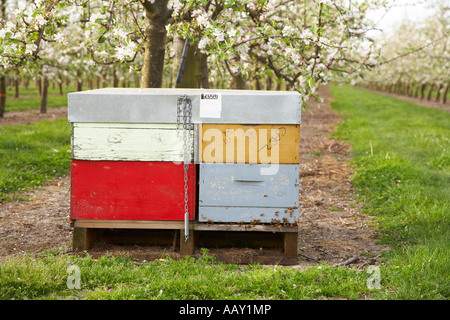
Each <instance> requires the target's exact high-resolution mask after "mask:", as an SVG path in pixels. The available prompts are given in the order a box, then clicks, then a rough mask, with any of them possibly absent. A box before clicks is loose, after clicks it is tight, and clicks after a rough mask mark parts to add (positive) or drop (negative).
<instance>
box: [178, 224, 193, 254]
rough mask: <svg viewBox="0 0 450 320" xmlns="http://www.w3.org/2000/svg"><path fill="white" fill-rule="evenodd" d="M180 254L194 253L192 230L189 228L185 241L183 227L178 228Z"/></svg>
mask: <svg viewBox="0 0 450 320" xmlns="http://www.w3.org/2000/svg"><path fill="white" fill-rule="evenodd" d="M180 254H181V255H183V256H191V255H193V254H194V230H192V229H189V239H188V240H187V241H186V238H185V232H184V229H181V230H180Z"/></svg>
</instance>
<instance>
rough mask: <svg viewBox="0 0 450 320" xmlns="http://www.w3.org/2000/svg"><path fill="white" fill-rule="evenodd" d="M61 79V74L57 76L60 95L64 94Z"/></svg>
mask: <svg viewBox="0 0 450 320" xmlns="http://www.w3.org/2000/svg"><path fill="white" fill-rule="evenodd" d="M63 82H64V81H63V79H62V76H59V78H58V88H59V95H60V96H62V95H64V91H63Z"/></svg>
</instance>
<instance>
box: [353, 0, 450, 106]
mask: <svg viewBox="0 0 450 320" xmlns="http://www.w3.org/2000/svg"><path fill="white" fill-rule="evenodd" d="M399 44H402V46H399ZM377 46H379V47H380V50H382V52H383V55H382V56H383V58H382V60H381V61H380V63H379V66H377V68H374V69H372V70H370V71H369V72H366V73H364V74H363V75H362V78H360V80H359V81H358V83H359V84H361V85H368V86H370V87H371V88H374V89H378V90H383V91H387V92H393V93H398V94H403V95H408V96H414V97H420V98H421V99H424V98H426V99H428V100H431V94H432V92H436V97H435V100H436V101H439V100H440V97H441V96H442V102H444V103H445V102H446V96H447V93H448V90H449V83H450V80H449V79H450V73H449V70H450V51H449V50H448V48H450V7H449V6H448V4H446V3H445V2H444V1H437V2H436V4H435V5H434V14H432V15H431V16H430V17H428V18H426V19H424V20H423V21H408V20H407V21H405V22H404V23H403V24H402V25H400V26H399V27H398V28H397V29H395V30H392V32H391V33H390V34H388V35H386V36H385V37H383V38H381V39H380V40H379V41H377Z"/></svg>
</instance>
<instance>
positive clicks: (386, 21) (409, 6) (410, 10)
mask: <svg viewBox="0 0 450 320" xmlns="http://www.w3.org/2000/svg"><path fill="white" fill-rule="evenodd" d="M443 1H444V2H445V1H449V5H450V0H443ZM430 2H432V1H429V0H428V1H426V0H390V3H393V6H392V7H391V8H390V10H389V11H388V12H387V13H386V14H385V12H386V11H385V10H377V11H371V12H370V13H369V17H370V18H371V19H372V21H374V22H377V21H379V20H380V19H381V21H380V22H379V23H378V25H377V27H378V28H380V29H382V30H383V31H384V32H389V31H390V30H392V28H394V27H396V26H399V25H400V24H401V21H402V20H404V19H410V20H413V21H418V22H419V21H421V20H423V19H424V18H425V17H427V16H429V15H430V14H431V13H432V12H433V11H432V10H431V9H430V8H429V5H430ZM384 14H385V15H384ZM383 15H384V16H383ZM370 35H371V36H373V37H378V36H380V35H381V33H380V32H379V31H371V32H370Z"/></svg>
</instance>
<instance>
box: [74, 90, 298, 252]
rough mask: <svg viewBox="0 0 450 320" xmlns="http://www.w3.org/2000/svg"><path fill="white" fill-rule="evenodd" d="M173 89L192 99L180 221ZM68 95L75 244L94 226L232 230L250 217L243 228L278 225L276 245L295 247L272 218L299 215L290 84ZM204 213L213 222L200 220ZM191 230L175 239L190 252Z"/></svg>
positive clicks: (285, 220)
mask: <svg viewBox="0 0 450 320" xmlns="http://www.w3.org/2000/svg"><path fill="white" fill-rule="evenodd" d="M180 96H187V97H188V98H189V100H190V101H191V102H192V122H193V129H191V130H189V132H188V136H189V137H191V138H192V148H191V149H190V150H188V152H189V157H188V161H189V162H190V163H189V165H188V168H189V169H188V171H187V178H188V211H189V220H190V222H191V223H190V224H189V225H187V224H186V220H185V195H186V194H185V192H186V190H185V188H184V187H185V186H184V183H185V180H184V179H185V172H184V167H183V164H182V162H183V160H184V155H185V147H186V146H185V144H184V143H185V142H184V141H183V133H182V132H180V130H179V127H178V126H177V124H176V123H177V119H178V106H179V105H178V102H179V98H180ZM68 100H69V101H68V107H69V108H68V110H69V112H68V119H69V122H70V123H71V125H72V167H71V203H70V218H71V219H72V220H73V221H75V223H74V226H75V232H74V234H75V233H77V237H75V235H74V239H75V238H77V239H78V240H77V245H78V247H79V248H83V247H85V245H84V244H83V243H84V242H83V241H88V240H87V239H88V238H89V236H88V234H87V233H86V232H87V231H89V230H93V229H95V228H131V229H136V228H150V229H179V230H181V231H183V230H184V232H186V234H187V228H189V230H191V231H195V230H197V231H206V230H214V231H220V230H222V231H224V232H225V231H227V230H228V231H229V230H234V231H238V230H242V229H239V225H240V224H241V223H247V224H253V225H255V224H259V226H258V227H257V228H254V229H251V230H254V231H256V232H282V233H283V237H284V243H285V252H288V253H289V255H296V248H297V246H296V243H297V242H296V239H297V238H296V235H297V231H296V230H297V229H295V228H291V227H289V228H288V229H285V228H284V227H282V228H280V224H283V225H284V226H286V225H290V226H292V225H295V223H296V222H298V206H299V203H298V201H299V200H298V199H299V161H300V160H299V154H300V123H301V97H300V95H299V94H298V93H296V92H279V91H246V90H212V89H211V90H204V89H125V88H108V89H99V90H91V91H84V92H76V93H70V94H69V95H68ZM181 220H185V221H184V222H185V223H183V222H182V221H181ZM210 223H215V224H216V225H215V226H214V228H210V229H208V227H209V226H210ZM220 223H225V224H228V225H226V226H224V225H221V224H220ZM273 223H276V224H278V226H277V227H274V226H273V225H272V224H273ZM234 224H238V226H236V225H234ZM269 224H270V225H269ZM264 225H265V226H264ZM236 228H237V229H236ZM245 230H250V229H245ZM80 239H81V240H80ZM192 239H193V237H191V240H190V241H192V242H189V243H188V242H184V240H183V241H181V240H180V241H181V242H180V248H181V247H183V248H184V249H183V250H181V251H183V252H187V253H189V252H192V248H193V240H192ZM74 241H75V240H74ZM81 242H83V243H81ZM187 243H188V244H187ZM286 248H289V249H286Z"/></svg>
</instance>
